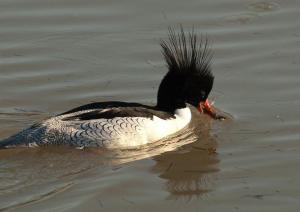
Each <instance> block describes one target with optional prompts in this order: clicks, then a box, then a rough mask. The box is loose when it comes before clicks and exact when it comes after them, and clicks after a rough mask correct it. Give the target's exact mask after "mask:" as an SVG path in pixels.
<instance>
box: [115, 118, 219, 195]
mask: <svg viewBox="0 0 300 212" xmlns="http://www.w3.org/2000/svg"><path fill="white" fill-rule="evenodd" d="M194 117H195V118H193V122H192V124H191V125H190V126H189V127H188V128H186V129H185V130H184V131H181V132H180V134H178V135H174V136H173V137H169V138H167V139H165V140H162V141H160V142H156V143H155V144H151V145H147V146H143V147H140V148H139V149H131V150H128V149H126V150H117V151H114V154H113V155H112V161H113V164H115V165H116V164H123V163H127V162H131V161H135V160H140V159H144V158H153V160H154V161H155V165H154V166H153V167H152V168H151V171H152V172H153V173H156V174H158V175H159V177H160V178H162V179H165V180H166V183H165V188H166V190H167V191H168V192H169V193H170V195H169V198H171V199H178V198H186V199H187V200H189V199H191V198H194V197H196V198H197V197H200V196H202V195H203V194H207V193H208V192H209V191H211V190H212V189H213V184H214V178H215V177H216V172H217V171H218V164H219V159H218V157H217V153H216V149H217V142H216V140H215V139H214V137H213V136H211V124H212V120H211V119H210V118H209V117H207V116H204V115H201V116H194ZM110 153H112V151H111V152H110Z"/></svg>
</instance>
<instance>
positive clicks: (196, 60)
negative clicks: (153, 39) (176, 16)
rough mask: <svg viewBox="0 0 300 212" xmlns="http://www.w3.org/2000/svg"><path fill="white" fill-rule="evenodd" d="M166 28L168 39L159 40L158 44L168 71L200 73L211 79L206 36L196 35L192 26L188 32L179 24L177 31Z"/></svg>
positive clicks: (210, 53)
mask: <svg viewBox="0 0 300 212" xmlns="http://www.w3.org/2000/svg"><path fill="white" fill-rule="evenodd" d="M168 29H169V35H168V39H166V40H161V42H160V45H161V47H162V54H163V55H164V58H165V60H166V63H167V65H168V68H169V71H171V72H178V73H182V74H184V73H190V74H196V75H202V76H205V77H209V78H211V79H212V80H213V78H214V76H213V74H212V72H211V60H212V50H211V48H210V45H209V40H208V37H207V36H204V35H200V36H197V35H196V33H195V32H194V28H193V29H192V30H191V31H190V32H184V30H183V27H182V26H180V31H179V32H178V33H176V32H175V30H174V28H172V27H169V28H168Z"/></svg>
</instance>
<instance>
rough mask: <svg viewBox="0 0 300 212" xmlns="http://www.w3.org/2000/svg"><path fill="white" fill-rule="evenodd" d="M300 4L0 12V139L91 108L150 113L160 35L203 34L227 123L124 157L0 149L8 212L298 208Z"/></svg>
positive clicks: (79, 6)
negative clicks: (137, 108) (137, 107)
mask: <svg viewBox="0 0 300 212" xmlns="http://www.w3.org/2000/svg"><path fill="white" fill-rule="evenodd" d="M299 9H300V3H299V1H296V0H290V1H284V0H276V1H275V0H274V1H272V0H270V1H259V0H257V1H256V0H246V1H238V0H226V1H221V2H220V1H215V2H212V1H208V0H204V1H193V0H191V1H188V2H184V1H172V3H170V1H136V0H129V1H126V2H123V1H93V0H89V1H85V2H82V1H63V2H62V1H36V0H32V1H30V0H28V1H16V0H15V1H14V0H10V1H5V0H2V1H0V38H1V39H0V71H1V72H0V73H1V74H0V90H1V92H0V125H1V129H0V139H2V138H5V137H7V136H9V135H11V134H13V133H15V132H18V131H19V130H21V129H22V128H25V127H27V126H29V125H31V124H33V123H34V122H37V121H40V120H42V119H45V118H47V117H49V116H52V115H55V114H58V113H61V112H64V111H66V110H69V109H71V108H73V107H76V106H79V105H81V104H86V103H90V102H94V101H109V100H121V101H134V102H140V103H145V104H154V103H155V101H156V91H157V87H158V85H159V83H160V80H161V78H162V77H163V75H164V74H165V72H166V67H165V64H164V62H163V60H162V56H161V54H160V47H159V45H158V43H159V41H160V39H161V38H165V37H166V35H167V27H168V26H174V25H175V26H176V25H178V24H182V25H183V26H184V27H185V28H191V27H192V26H194V27H195V31H196V32H197V33H199V34H200V33H203V34H207V35H208V36H209V37H210V39H211V41H212V46H213V49H214V60H213V72H214V74H215V77H216V80H215V85H214V89H213V91H212V94H211V96H210V98H211V99H213V100H214V101H215V105H216V107H218V108H219V109H221V110H222V111H225V112H227V113H229V114H231V116H232V118H231V119H229V120H227V121H224V122H219V121H212V120H209V119H208V118H207V117H203V116H200V117H196V118H195V120H194V121H193V125H194V127H195V130H194V131H195V133H194V134H193V135H186V136H182V137H180V136H175V137H174V138H172V139H170V140H168V142H171V143H167V145H166V144H164V143H160V144H157V146H150V147H141V148H139V149H136V150H128V151H125V150H124V151H119V152H112V151H105V150H87V151H81V150H77V149H72V148H46V149H45V148H44V149H43V148H42V149H29V150H28V149H16V150H2V151H1V152H0V182H1V183H0V206H1V207H0V208H2V209H10V210H13V211H41V210H46V211H47V210H49V211H63V210H67V211H68V210H69V211H71V210H72V211H82V210H89V211H99V210H102V211H118V210H122V211H141V210H143V211H154V210H165V211H182V210H188V211H199V210H203V211H284V210H285V211H298V210H299V208H300V201H299V198H300V191H299V188H298V187H299V183H300V180H299V179H300V172H299V169H298V163H299V159H300V156H299V155H300V154H299V150H300V145H299V138H300V133H299V124H300V122H299V115H298V114H299V113H300V107H299V106H300V100H299V99H300V92H299V91H300V83H299V77H300V72H299V68H298V66H299V61H300V60H299V59H300V58H299V55H300V48H299V47H300V25H299V21H298V19H299Z"/></svg>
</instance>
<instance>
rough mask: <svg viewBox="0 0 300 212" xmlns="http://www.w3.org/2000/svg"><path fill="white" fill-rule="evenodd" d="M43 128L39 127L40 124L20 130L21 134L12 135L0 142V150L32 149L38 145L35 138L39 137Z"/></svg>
mask: <svg viewBox="0 0 300 212" xmlns="http://www.w3.org/2000/svg"><path fill="white" fill-rule="evenodd" d="M43 130H45V128H43V127H41V126H40V124H34V125H32V126H31V127H29V128H27V129H24V130H22V131H21V132H19V133H17V134H15V135H12V136H10V137H8V138H6V139H4V140H2V141H0V149H5V148H13V147H19V146H24V147H33V146H36V145H38V143H37V141H36V138H38V137H39V136H37V135H41V134H42V133H43V132H42V131H43Z"/></svg>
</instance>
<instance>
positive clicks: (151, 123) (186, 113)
mask: <svg viewBox="0 0 300 212" xmlns="http://www.w3.org/2000/svg"><path fill="white" fill-rule="evenodd" d="M191 118H192V114H191V110H190V108H188V107H186V108H182V109H177V110H175V119H174V118H173V119H167V120H164V119H160V118H158V117H156V116H154V117H153V120H148V121H147V122H146V125H145V130H146V133H147V139H148V142H154V141H157V140H159V139H162V138H164V137H166V136H168V135H171V134H173V133H176V132H178V131H179V130H181V129H183V128H184V127H185V126H187V125H188V124H189V123H190V121H191Z"/></svg>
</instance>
